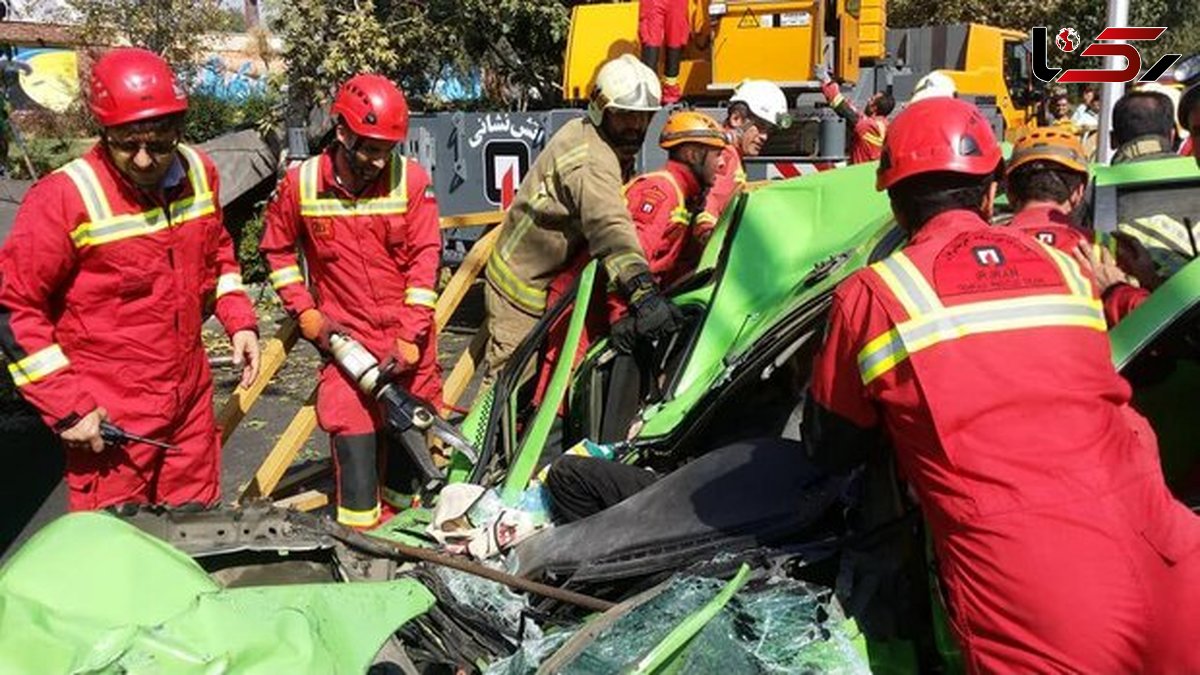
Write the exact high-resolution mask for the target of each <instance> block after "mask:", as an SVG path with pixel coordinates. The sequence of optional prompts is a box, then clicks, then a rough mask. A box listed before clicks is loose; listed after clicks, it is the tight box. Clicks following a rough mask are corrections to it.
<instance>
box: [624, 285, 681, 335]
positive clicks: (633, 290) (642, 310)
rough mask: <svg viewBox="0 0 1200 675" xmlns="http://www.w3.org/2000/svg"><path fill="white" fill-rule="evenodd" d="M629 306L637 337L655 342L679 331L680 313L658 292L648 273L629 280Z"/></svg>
mask: <svg viewBox="0 0 1200 675" xmlns="http://www.w3.org/2000/svg"><path fill="white" fill-rule="evenodd" d="M629 304H630V308H631V312H630V313H631V314H632V315H633V317H634V318H635V319H636V323H635V324H634V325H635V329H636V332H637V335H638V336H639V337H642V338H645V339H647V340H657V339H659V338H662V337H665V336H667V335H670V334H671V333H674V332H675V331H677V330H679V324H680V323H681V319H682V318H683V314H682V312H680V311H679V308H678V307H676V306H675V305H673V304H671V303H670V302H669V301H667V299H666V298H664V297H663V296H662V295H661V294H660V293H659V292H658V287H657V286H656V285H655V284H654V280H653V279H651V278H650V275H649V273H645V272H643V273H642V274H639V275H637V276H636V277H634V278H633V279H631V280H630V283H629Z"/></svg>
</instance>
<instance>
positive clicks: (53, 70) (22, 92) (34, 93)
mask: <svg viewBox="0 0 1200 675" xmlns="http://www.w3.org/2000/svg"><path fill="white" fill-rule="evenodd" d="M7 71H8V72H9V73H10V76H9V91H8V94H9V101H10V102H11V104H12V106H13V108H15V109H18V110H24V109H28V108H30V107H32V106H35V105H36V106H41V107H43V108H46V109H49V110H53V111H55V112H64V111H66V109H67V108H68V107H70V105H71V102H72V101H74V100H75V99H76V98H77V97H78V96H79V74H78V73H79V60H78V58H77V57H76V54H75V51H74V50H72V49H62V48H57V47H48V48H46V47H40V48H36V49H17V50H16V51H15V53H14V54H13V57H12V59H11V61H10V63H9V66H8V68H7ZM13 71H15V72H16V75H17V77H16V80H17V81H16V86H15V87H14V86H13V84H12V79H11V73H12V72H13Z"/></svg>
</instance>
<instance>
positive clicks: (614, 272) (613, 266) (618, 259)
mask: <svg viewBox="0 0 1200 675" xmlns="http://www.w3.org/2000/svg"><path fill="white" fill-rule="evenodd" d="M639 264H640V265H646V257H645V256H644V255H642V254H641V253H640V252H635V251H629V252H628V253H619V254H617V255H612V256H609V257H608V258H606V259H605V260H604V269H605V270H607V271H608V278H609V279H620V278H621V270H623V269H625V268H626V267H629V266H630V265H639Z"/></svg>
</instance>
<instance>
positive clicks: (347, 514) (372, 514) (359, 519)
mask: <svg viewBox="0 0 1200 675" xmlns="http://www.w3.org/2000/svg"><path fill="white" fill-rule="evenodd" d="M381 513H382V510H381V509H380V507H379V504H376V505H375V508H373V509H371V510H369V511H355V510H354V509H348V508H346V507H344V506H339V507H338V510H337V521H338V522H339V523H341V524H342V525H349V526H350V527H371V526H372V525H374V524H376V523H378V522H379V515H380V514H381Z"/></svg>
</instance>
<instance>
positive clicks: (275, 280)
mask: <svg viewBox="0 0 1200 675" xmlns="http://www.w3.org/2000/svg"><path fill="white" fill-rule="evenodd" d="M270 280H271V287H272V288H274V289H275V290H279V289H281V288H283V287H284V286H287V285H288V284H302V283H304V275H303V274H301V273H300V266H299V265H288V266H287V267H281V268H279V269H277V270H275V271H274V272H271V275H270Z"/></svg>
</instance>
